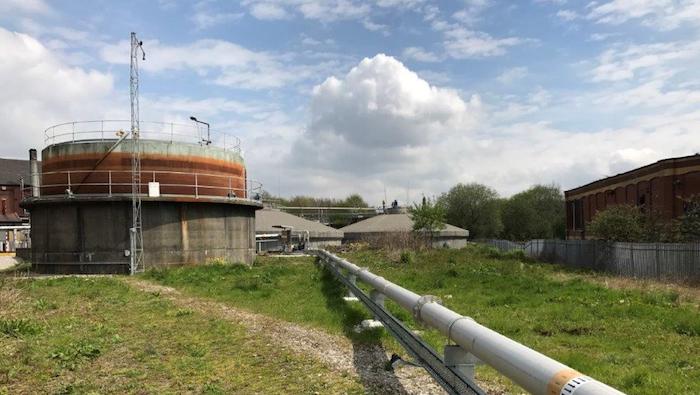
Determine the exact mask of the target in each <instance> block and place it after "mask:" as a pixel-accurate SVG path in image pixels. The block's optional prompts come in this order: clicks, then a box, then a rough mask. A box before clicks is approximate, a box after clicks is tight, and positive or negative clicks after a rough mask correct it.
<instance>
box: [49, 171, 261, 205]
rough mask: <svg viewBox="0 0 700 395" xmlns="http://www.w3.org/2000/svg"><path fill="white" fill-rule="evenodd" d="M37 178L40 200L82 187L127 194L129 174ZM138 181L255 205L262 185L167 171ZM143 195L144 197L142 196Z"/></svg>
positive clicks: (59, 173)
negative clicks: (185, 180) (40, 179)
mask: <svg viewBox="0 0 700 395" xmlns="http://www.w3.org/2000/svg"><path fill="white" fill-rule="evenodd" d="M85 173H88V177H82V178H81V177H80V175H81V174H85ZM93 175H95V176H97V177H94V178H100V181H97V180H89V178H90V177H91V176H93ZM41 176H42V177H41V178H42V180H44V182H43V183H42V185H41V186H40V189H41V193H40V195H42V196H61V195H65V194H73V193H76V194H81V193H79V192H78V191H79V189H80V188H84V187H101V188H104V191H102V192H100V193H98V194H104V195H107V196H112V195H128V194H131V188H130V187H131V170H60V171H47V172H43V173H41ZM56 176H58V177H60V178H61V180H59V181H58V182H57V181H56V180H55V179H56V178H58V177H56ZM63 176H64V177H65V178H64V177H63ZM71 176H73V177H71ZM76 176H78V177H76ZM167 176H175V177H178V178H179V179H177V180H175V179H173V178H174V177H170V178H169V179H168V177H167ZM184 177H189V178H191V179H193V183H187V182H185V183H183V182H182V178H184ZM52 178H53V180H52ZM212 178H214V179H218V181H219V184H216V181H209V180H211V179H212ZM63 179H65V182H63ZM76 179H79V180H80V181H79V182H75V181H74V180H76ZM115 179H121V180H128V182H118V181H115ZM141 179H142V180H143V181H142V185H146V184H147V183H148V182H150V181H153V182H158V183H159V184H160V188H161V189H167V188H182V189H184V188H187V189H191V190H192V191H194V194H192V196H194V197H195V198H199V197H223V196H226V197H238V198H243V199H248V200H256V201H259V200H260V199H261V196H262V192H263V190H262V184H261V183H260V182H258V181H255V180H251V179H248V178H247V177H244V176H235V175H225V174H212V173H198V172H183V171H170V170H143V171H141ZM163 181H165V182H163ZM207 181H209V182H207ZM226 181H228V182H226ZM221 184H225V185H221ZM241 184H243V187H241V186H240V185H241ZM119 187H122V189H126V188H124V187H129V188H128V190H126V191H124V192H121V193H117V192H115V190H118V189H119ZM52 190H58V191H57V192H55V193H50V192H51V191H52ZM216 192H219V193H216ZM173 194H174V195H182V196H189V194H183V193H173ZM144 195H146V193H144Z"/></svg>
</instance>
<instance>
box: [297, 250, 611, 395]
mask: <svg viewBox="0 0 700 395" xmlns="http://www.w3.org/2000/svg"><path fill="white" fill-rule="evenodd" d="M310 252H311V253H313V254H315V255H317V256H318V257H319V258H320V259H322V260H324V261H327V262H329V263H330V264H332V265H336V266H337V267H339V268H342V269H345V270H347V271H348V273H349V274H350V275H351V276H355V277H356V278H357V279H358V280H361V281H363V282H365V283H366V284H368V285H370V286H371V287H372V288H374V290H375V292H378V293H380V294H383V295H385V296H386V297H387V298H389V299H391V300H393V301H394V302H396V303H397V304H398V305H399V306H401V307H403V308H404V309H406V310H408V311H410V312H412V313H413V316H414V318H415V319H416V320H417V321H419V322H421V323H423V324H425V325H427V326H429V327H431V328H435V329H437V330H438V331H440V332H441V333H442V334H443V335H445V336H447V338H448V340H451V341H454V342H455V343H456V344H458V345H459V346H460V347H461V348H462V349H464V350H465V351H467V352H469V353H471V354H473V355H474V356H476V357H477V358H479V359H480V360H481V361H483V362H484V363H486V364H488V365H490V366H491V367H493V368H494V369H496V370H497V371H498V372H500V373H501V374H503V375H504V376H506V377H508V378H510V379H511V380H513V381H514V382H515V383H516V384H518V385H520V386H521V387H522V388H524V389H525V390H527V391H528V392H530V393H532V394H537V395H540V394H541V395H573V394H574V392H575V394H576V395H621V394H623V393H622V392H620V391H618V390H616V389H614V388H612V387H610V386H608V385H606V384H604V383H601V382H600V381H597V380H595V379H592V378H590V377H588V376H585V375H583V374H582V373H579V372H578V371H576V370H574V369H572V368H570V367H568V366H566V365H564V364H563V363H561V362H558V361H555V360H554V359H552V358H549V357H547V356H545V355H543V354H541V353H539V352H537V351H535V350H533V349H531V348H528V347H526V346H524V345H522V344H520V343H518V342H516V341H514V340H512V339H510V338H508V337H506V336H503V335H501V334H500V333H498V332H496V331H493V330H491V329H489V328H487V327H485V326H483V325H480V324H478V323H477V322H476V321H474V319H472V318H470V317H465V316H462V315H460V314H458V313H455V312H454V311H452V310H450V309H448V308H446V307H444V306H442V305H441V304H440V303H439V301H438V300H437V298H435V297H433V296H430V295H423V296H421V295H418V294H416V293H414V292H412V291H410V290H408V289H406V288H403V287H401V286H399V285H397V284H394V283H392V282H390V281H388V280H386V279H384V278H383V277H380V276H377V275H375V274H373V273H371V272H370V271H369V270H367V269H366V268H361V267H359V266H356V265H354V264H352V263H350V262H348V261H347V260H345V259H342V258H340V257H338V256H336V255H333V254H331V253H330V252H328V251H325V250H321V249H311V250H310Z"/></svg>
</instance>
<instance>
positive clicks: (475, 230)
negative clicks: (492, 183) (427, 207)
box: [438, 183, 503, 238]
mask: <svg viewBox="0 0 700 395" xmlns="http://www.w3.org/2000/svg"><path fill="white" fill-rule="evenodd" d="M438 202H439V203H440V204H441V205H442V206H443V207H445V215H446V220H447V223H448V224H450V225H454V226H457V227H460V228H463V229H468V230H469V233H470V237H471V238H490V237H496V236H498V235H499V234H500V233H501V231H502V230H503V224H502V221H501V212H500V202H499V200H498V193H497V192H496V191H495V190H494V189H492V188H490V187H488V186H486V185H483V184H477V183H471V184H457V185H455V186H454V187H452V188H451V189H450V190H449V191H448V192H447V193H444V194H443V195H442V196H440V198H439V200H438Z"/></svg>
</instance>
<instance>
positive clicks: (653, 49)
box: [590, 42, 700, 82]
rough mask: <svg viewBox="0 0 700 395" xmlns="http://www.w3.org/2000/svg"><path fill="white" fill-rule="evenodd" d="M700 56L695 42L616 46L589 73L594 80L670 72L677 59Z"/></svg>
mask: <svg viewBox="0 0 700 395" xmlns="http://www.w3.org/2000/svg"><path fill="white" fill-rule="evenodd" d="M699 58H700V44H699V43H697V42H689V43H683V42H667V43H654V44H641V45H629V46H627V47H625V48H621V47H619V46H615V47H613V48H610V49H607V50H606V51H604V52H603V53H602V54H601V55H600V56H599V57H598V59H597V65H596V66H595V67H594V68H593V70H591V72H590V74H591V79H592V80H593V81H596V82H603V81H622V80H631V79H633V78H635V77H638V76H639V75H640V74H641V73H646V74H659V73H665V74H668V73H672V71H673V70H674V69H675V68H676V67H678V66H679V65H681V64H682V63H679V61H687V60H689V59H699ZM671 62H673V63H672V64H671Z"/></svg>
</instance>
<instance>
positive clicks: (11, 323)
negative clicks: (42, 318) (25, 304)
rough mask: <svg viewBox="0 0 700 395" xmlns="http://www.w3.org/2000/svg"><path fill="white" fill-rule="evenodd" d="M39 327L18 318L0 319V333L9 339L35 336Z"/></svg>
mask: <svg viewBox="0 0 700 395" xmlns="http://www.w3.org/2000/svg"><path fill="white" fill-rule="evenodd" d="M40 331H41V327H40V326H39V325H38V324H37V323H35V322H34V321H31V320H28V319H24V318H18V319H7V318H0V333H2V334H3V335H5V336H9V337H22V336H31V335H36V334H37V333H39V332H40Z"/></svg>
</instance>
